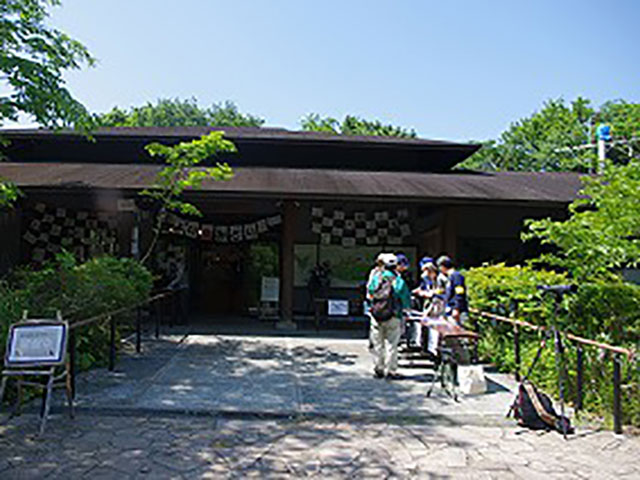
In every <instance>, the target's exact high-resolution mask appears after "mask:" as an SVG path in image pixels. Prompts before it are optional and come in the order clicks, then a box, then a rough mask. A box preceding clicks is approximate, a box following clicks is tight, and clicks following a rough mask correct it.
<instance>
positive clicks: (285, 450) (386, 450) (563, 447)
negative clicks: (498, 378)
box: [0, 336, 640, 480]
mask: <svg viewBox="0 0 640 480" xmlns="http://www.w3.org/2000/svg"><path fill="white" fill-rule="evenodd" d="M167 342H168V341H166V340H165V343H164V344H163V346H162V347H161V348H159V349H157V350H155V352H156V353H158V352H160V353H158V354H157V356H156V357H154V359H153V362H147V363H144V361H143V360H141V361H140V362H138V363H137V362H136V361H130V362H123V369H124V370H123V372H121V373H122V376H115V377H114V376H108V375H107V373H106V371H94V372H90V373H91V375H92V378H93V379H96V380H100V378H102V379H103V383H102V384H101V383H100V381H96V384H94V385H93V386H92V387H91V388H92V390H91V395H90V396H88V397H86V398H85V399H86V400H87V402H89V401H93V400H91V398H94V399H95V401H96V403H95V405H96V406H97V407H100V408H102V406H104V405H105V403H104V402H102V401H98V399H99V397H100V391H99V385H100V384H101V385H102V387H103V388H105V389H110V388H115V387H114V385H115V384H114V382H121V383H120V384H119V385H120V387H123V388H125V387H126V385H125V384H126V382H133V381H135V382H136V383H137V386H136V389H137V388H139V390H136V389H134V388H131V389H130V391H131V392H134V391H136V392H142V393H132V394H131V395H132V398H129V399H127V402H124V403H126V405H124V406H126V407H127V408H129V410H124V409H123V410H119V408H120V407H121V406H122V405H119V404H117V405H113V407H114V408H110V409H109V410H108V411H105V410H100V409H97V410H91V409H88V410H84V411H80V412H79V414H78V416H77V418H76V419H75V420H74V421H69V420H68V419H67V418H66V417H65V416H62V415H54V416H53V417H52V419H51V421H50V422H49V425H48V430H47V433H46V434H45V436H43V437H38V436H36V435H35V433H36V432H37V428H38V419H37V415H34V414H31V413H29V414H25V415H23V416H22V417H18V418H15V419H11V420H8V423H5V424H2V425H0V478H1V479H2V480H5V478H7V479H9V478H29V476H31V477H34V476H35V477H34V478H41V476H42V475H47V478H53V479H63V478H64V479H65V480H66V479H75V478H90V479H91V480H95V479H96V478H98V479H99V478H117V479H120V478H144V479H154V480H155V479H171V478H188V479H191V478H193V479H196V478H197V479H203V478H242V479H244V478H300V477H305V478H313V477H315V478H323V479H324V478H412V479H413V478H456V479H457V478H469V479H492V478H505V479H511V478H544V479H545V480H551V479H553V478H597V479H601V478H605V479H606V478H638V477H639V475H638V472H640V439H638V438H631V437H619V436H615V435H612V434H611V433H610V432H597V431H584V432H583V431H580V432H579V434H578V435H575V436H572V437H571V438H570V439H569V441H565V440H564V439H562V436H561V435H557V434H555V433H549V434H542V435H541V434H538V433H536V432H529V431H526V430H522V429H519V428H517V427H515V426H514V425H513V424H505V423H504V421H500V422H498V421H493V420H490V421H488V420H486V419H491V418H494V417H491V416H490V415H493V413H495V412H500V416H502V415H503V414H504V412H502V409H503V407H504V405H505V404H507V403H508V402H509V401H510V400H511V394H490V395H487V396H486V397H485V398H473V399H464V400H463V401H462V402H460V403H456V402H453V401H451V400H450V399H448V398H446V397H444V396H437V397H436V398H431V399H426V398H425V396H424V390H425V383H424V377H422V378H421V377H419V376H418V377H414V378H412V379H410V380H408V381H406V382H397V383H396V382H378V381H375V380H374V379H372V378H370V361H371V359H370V357H369V355H368V353H367V352H366V341H363V340H348V341H344V340H340V341H334V340H333V339H312V338H285V337H276V338H274V337H262V338H257V337H241V336H235V337H230V338H222V337H215V338H210V337H206V336H193V337H189V338H188V339H187V341H186V343H185V346H184V347H182V348H180V347H175V346H174V347H171V348H169V346H167ZM163 349H164V350H163ZM149 351H150V352H151V355H154V354H155V353H154V349H153V348H150V350H149ZM154 362H155V363H154ZM152 365H153V366H155V367H154V368H155V370H154V368H152V367H151V366H152ZM136 368H138V369H140V371H135V369H136ZM127 369H133V370H131V371H128V370H127ZM159 369H161V370H159ZM419 369H420V367H419V366H418V367H416V368H415V370H419ZM157 371H160V373H159V374H158V375H155V374H154V373H153V372H157ZM413 371H414V369H412V372H413ZM203 372H204V374H206V378H198V375H202V374H203ZM122 382H124V383H122ZM82 385H83V384H82V383H81V382H80V383H79V386H80V387H81V388H82ZM116 386H117V385H116ZM120 387H118V388H120ZM126 388H129V387H126ZM122 391H124V390H122ZM156 394H157V398H155V399H153V398H152V397H153V396H154V395H156ZM167 399H170V400H171V401H172V402H175V403H174V404H173V405H171V406H170V408H160V410H153V411H151V410H149V409H148V407H152V406H154V405H155V406H158V405H159V406H160V407H162V402H163V401H164V400H167ZM103 400H104V399H103ZM101 402H102V403H101ZM198 402H200V403H198ZM87 405H90V404H89V403H86V404H85V406H87ZM132 405H133V406H134V407H135V408H134V409H133V410H131V409H130V407H131V406H132ZM199 405H200V406H201V407H202V408H204V409H205V410H206V409H210V408H213V409H214V410H213V413H216V409H218V408H221V406H225V409H226V408H227V407H228V406H229V405H231V407H232V408H230V409H229V412H231V411H235V412H248V411H251V412H254V413H258V414H260V413H262V414H265V413H277V414H278V415H277V416H276V418H275V419H274V418H271V419H266V418H264V417H263V418H260V416H255V417H254V416H251V415H245V413H242V414H240V415H239V416H238V418H237V419H229V418H224V416H223V418H217V417H215V416H208V415H203V416H199V415H196V416H191V415H184V414H179V413H176V410H181V409H182V410H191V411H193V410H192V409H195V410H196V411H197V408H196V407H198V406H199ZM292 408H293V409H294V410H295V409H296V408H299V409H300V410H304V411H308V412H315V413H318V414H320V416H318V417H315V416H311V417H309V418H307V419H304V420H297V419H287V418H286V417H284V416H282V414H284V413H286V412H289V411H290V410H291V409H292ZM119 411H122V415H119V414H117V412H119ZM416 412H417V413H418V415H413V414H414V413H416ZM492 412H493V413H492ZM202 413H207V414H210V413H212V412H211V411H205V412H202ZM372 413H373V414H374V415H373V416H368V415H369V414H372ZM433 413H436V414H438V416H437V417H434V416H433V415H432V414H433ZM336 414H344V416H340V415H336ZM227 415H230V413H228V414H226V415H225V416H227ZM430 415H431V416H430ZM267 418H268V417H267ZM496 418H497V417H496ZM461 419H465V421H464V422H462V420H461ZM466 419H469V420H470V421H469V422H467V421H466ZM460 422H462V424H460ZM18 475H22V476H18Z"/></svg>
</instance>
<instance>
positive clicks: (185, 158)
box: [141, 131, 236, 263]
mask: <svg viewBox="0 0 640 480" xmlns="http://www.w3.org/2000/svg"><path fill="white" fill-rule="evenodd" d="M145 148H146V150H147V152H149V154H150V155H151V156H152V157H161V158H163V159H164V161H165V164H166V166H165V167H164V168H163V169H162V170H161V171H160V172H159V173H158V174H157V175H156V179H155V181H154V183H153V185H151V187H149V188H148V189H146V190H143V191H142V192H141V195H144V196H148V197H151V198H152V199H154V200H155V201H156V202H157V205H158V207H159V208H158V213H157V215H156V218H155V226H154V237H153V240H152V243H151V245H150V247H149V249H148V251H147V252H146V253H145V255H144V256H143V257H142V260H141V262H142V263H144V262H146V261H147V260H148V259H149V257H150V256H151V253H152V252H153V249H154V248H155V245H156V243H157V241H158V238H159V236H160V233H161V232H162V228H163V225H164V222H165V220H166V217H167V214H168V213H169V212H178V213H182V214H185V215H200V211H199V210H198V208H197V207H196V206H195V205H193V204H191V203H189V202H186V201H185V200H184V197H183V194H184V192H185V191H186V190H191V189H198V188H200V187H201V186H202V183H203V182H204V181H205V180H207V179H213V180H216V181H222V180H229V179H231V178H232V177H233V170H231V167H229V165H227V164H226V163H216V164H215V165H214V166H213V167H201V166H200V165H201V164H202V162H204V161H205V160H207V159H210V158H212V157H215V156H217V155H218V154H219V153H220V152H235V151H236V147H235V145H234V144H233V143H232V142H231V141H229V140H226V139H224V132H221V131H215V132H210V133H209V134H207V135H203V136H202V137H201V138H199V139H196V140H192V141H190V142H180V143H178V144H177V145H171V146H169V145H162V144H160V143H151V144H149V145H147V146H146V147H145Z"/></svg>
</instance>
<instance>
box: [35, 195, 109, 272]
mask: <svg viewBox="0 0 640 480" xmlns="http://www.w3.org/2000/svg"><path fill="white" fill-rule="evenodd" d="M30 217H31V220H30V221H29V223H28V224H27V229H26V232H25V233H24V235H23V236H22V238H23V240H24V241H25V243H26V245H27V246H28V248H29V253H30V259H31V261H32V262H34V263H42V262H44V261H45V260H46V259H48V258H51V257H53V255H55V254H56V253H58V252H60V251H61V250H62V249H65V250H67V251H69V252H71V253H73V254H74V255H75V256H76V258H77V259H78V260H80V261H84V260H86V259H88V258H90V257H92V256H94V255H97V254H100V253H109V254H115V253H116V252H117V245H118V242H117V238H118V237H117V233H116V225H117V222H116V217H115V216H114V215H113V214H108V213H105V212H89V211H86V210H79V211H75V210H70V209H67V208H60V207H58V208H55V207H50V206H47V205H45V204H44V203H38V204H37V205H36V206H35V208H34V210H33V212H31V215H30Z"/></svg>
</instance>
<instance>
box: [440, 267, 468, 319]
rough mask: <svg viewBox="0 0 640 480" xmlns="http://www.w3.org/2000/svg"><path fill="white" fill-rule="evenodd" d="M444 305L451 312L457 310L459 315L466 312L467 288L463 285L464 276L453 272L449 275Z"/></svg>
mask: <svg viewBox="0 0 640 480" xmlns="http://www.w3.org/2000/svg"><path fill="white" fill-rule="evenodd" d="M445 303H446V305H447V307H450V308H451V309H452V310H459V311H460V312H461V313H464V312H468V311H469V306H468V305H467V286H466V285H465V281H464V275H462V274H461V273H460V272H458V271H457V270H454V271H453V272H452V273H451V275H449V285H448V286H447V292H446V294H445Z"/></svg>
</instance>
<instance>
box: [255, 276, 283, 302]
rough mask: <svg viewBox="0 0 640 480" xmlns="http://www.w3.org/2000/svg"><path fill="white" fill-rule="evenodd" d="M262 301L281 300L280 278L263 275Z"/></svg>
mask: <svg viewBox="0 0 640 480" xmlns="http://www.w3.org/2000/svg"><path fill="white" fill-rule="evenodd" d="M261 290H262V291H261V295H260V301H262V302H278V301H280V279H279V278H278V277H262V289H261Z"/></svg>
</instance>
